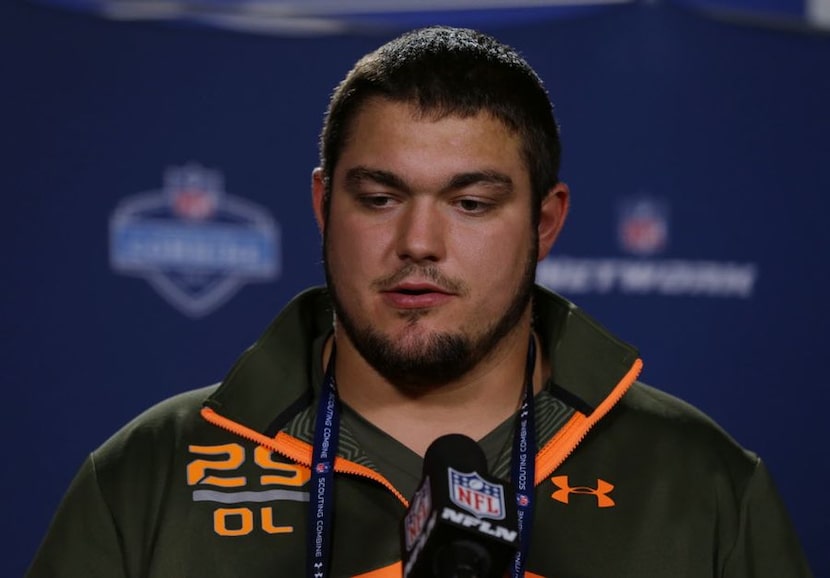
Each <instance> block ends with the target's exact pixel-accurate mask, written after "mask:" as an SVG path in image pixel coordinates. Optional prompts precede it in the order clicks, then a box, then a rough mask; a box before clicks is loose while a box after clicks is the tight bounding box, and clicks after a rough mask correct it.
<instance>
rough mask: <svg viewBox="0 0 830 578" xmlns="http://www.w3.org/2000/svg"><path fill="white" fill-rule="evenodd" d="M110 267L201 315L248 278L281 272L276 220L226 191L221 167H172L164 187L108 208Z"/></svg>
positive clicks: (260, 278) (182, 308) (264, 277)
mask: <svg viewBox="0 0 830 578" xmlns="http://www.w3.org/2000/svg"><path fill="white" fill-rule="evenodd" d="M110 265H111V267H112V268H113V270H115V271H117V272H118V273H122V274H125V275H134V276H138V277H143V278H144V279H146V280H147V282H149V283H150V285H151V286H152V287H153V288H155V290H156V291H157V292H158V293H159V294H160V295H161V296H162V297H164V298H165V299H166V300H167V301H168V302H169V303H170V304H171V305H173V306H174V307H175V308H176V309H178V310H179V311H181V312H182V313H184V314H186V315H189V316H191V317H202V316H204V315H207V314H208V313H211V312H212V311H214V310H216V309H217V308H218V307H220V306H221V305H222V304H224V303H225V302H226V301H227V300H228V299H230V298H231V297H232V296H233V295H234V294H236V292H237V291H238V290H239V289H240V288H241V287H242V286H243V285H245V284H246V283H250V282H254V281H260V282H262V281H269V280H272V279H276V278H277V277H278V276H279V273H280V267H281V248H280V234H279V225H278V224H277V223H276V222H275V221H274V220H273V219H272V218H271V215H270V214H269V213H268V212H267V211H266V210H265V209H263V208H262V207H260V206H258V205H255V204H254V203H251V202H250V201H247V200H244V199H241V198H239V197H233V196H231V195H229V194H227V193H226V192H225V190H224V179H223V177H222V174H221V173H220V172H218V171H215V170H208V169H205V168H204V167H201V166H199V165H196V164H189V165H186V166H183V167H171V168H169V169H167V171H166V172H165V174H164V188H163V190H161V191H149V192H146V193H141V194H138V195H134V196H132V197H128V198H126V199H124V200H123V201H122V202H121V203H120V204H119V205H118V206H117V207H116V209H115V211H113V213H112V216H111V217H110Z"/></svg>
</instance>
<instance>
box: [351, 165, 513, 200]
mask: <svg viewBox="0 0 830 578" xmlns="http://www.w3.org/2000/svg"><path fill="white" fill-rule="evenodd" d="M345 181H346V187H347V188H349V189H357V188H359V187H360V185H361V184H362V183H363V182H365V181H370V182H373V183H377V184H379V185H383V186H385V187H390V188H393V189H395V190H398V191H401V192H404V193H410V192H412V188H411V187H410V186H409V185H408V184H407V183H406V181H404V180H403V179H402V178H401V177H399V176H398V175H396V174H395V173H392V172H389V171H384V170H380V169H370V168H368V167H364V166H358V167H353V168H351V169H349V170H348V171H346V175H345ZM478 184H483V185H487V186H493V187H494V188H496V189H502V191H503V192H504V193H505V194H510V193H512V192H513V179H511V178H510V177H509V176H508V175H506V174H504V173H500V172H498V171H487V170H483V171H470V172H467V173H459V174H456V175H453V176H452V178H451V179H450V180H449V181H448V182H447V184H446V185H445V186H444V187H443V189H442V190H443V191H452V190H459V189H464V188H467V187H470V186H473V185H478Z"/></svg>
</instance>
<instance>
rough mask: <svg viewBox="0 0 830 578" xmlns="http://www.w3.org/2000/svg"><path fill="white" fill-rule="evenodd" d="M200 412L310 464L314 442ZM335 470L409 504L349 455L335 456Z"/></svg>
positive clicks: (208, 410)
mask: <svg viewBox="0 0 830 578" xmlns="http://www.w3.org/2000/svg"><path fill="white" fill-rule="evenodd" d="M201 413H202V417H203V418H204V419H205V420H207V421H208V422H209V423H211V424H213V425H215V426H218V427H220V428H222V429H224V430H226V431H229V432H231V433H232V434H235V435H238V436H240V437H243V438H245V439H247V440H250V441H252V442H254V443H257V444H259V445H261V446H264V447H266V448H268V449H269V450H271V451H274V452H276V453H278V454H280V455H281V456H283V457H286V458H288V459H290V460H293V461H295V462H297V463H298V464H302V465H304V466H306V467H307V468H310V467H311V445H310V444H307V443H306V442H304V441H301V440H298V439H297V438H295V437H293V436H290V435H288V434H287V433H284V432H279V433H277V435H276V437H273V438H269V437H268V436H265V435H263V434H261V433H259V432H257V431H254V430H252V429H250V428H247V427H245V426H243V425H241V424H239V423H237V422H235V421H233V420H230V419H228V418H226V417H223V416H221V415H219V414H218V413H216V411H214V410H213V409H211V408H209V407H203V408H202V412H201ZM334 471H335V472H340V473H343V474H350V475H354V476H361V477H364V478H368V479H370V480H373V481H375V482H378V483H379V484H381V485H382V486H384V487H385V488H386V489H388V490H389V491H390V492H392V493H393V494H394V495H395V497H396V498H398V500H400V502H401V503H402V504H403V505H404V507H406V508H408V507H409V500H407V499H406V498H405V497H404V496H403V494H401V493H400V492H399V491H398V490H397V488H395V486H393V485H392V484H391V483H390V482H389V480H387V479H386V478H384V477H383V476H382V475H380V474H379V473H377V472H376V471H374V470H373V469H371V468H367V467H366V466H361V465H360V464H356V463H354V462H352V461H349V460H347V459H346V458H342V457H340V456H337V457H335V458H334Z"/></svg>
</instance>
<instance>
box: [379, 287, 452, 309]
mask: <svg viewBox="0 0 830 578" xmlns="http://www.w3.org/2000/svg"><path fill="white" fill-rule="evenodd" d="M382 295H383V297H384V299H385V300H386V301H387V303H389V304H390V305H392V307H394V308H396V309H428V308H432V307H437V306H439V305H442V304H444V303H446V302H447V301H449V300H450V299H452V298H453V297H454V294H453V293H451V292H449V291H447V290H446V289H444V288H442V287H439V286H438V285H433V284H431V283H401V284H398V285H395V286H394V287H390V288H389V289H386V290H384V291H382Z"/></svg>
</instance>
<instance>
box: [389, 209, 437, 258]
mask: <svg viewBox="0 0 830 578" xmlns="http://www.w3.org/2000/svg"><path fill="white" fill-rule="evenodd" d="M396 226H397V253H398V257H399V258H400V259H403V260H407V261H414V262H423V261H441V260H442V259H443V258H444V256H445V250H446V247H445V244H444V242H445V239H444V235H445V231H444V220H443V218H442V215H441V211H440V208H439V207H437V206H436V203H435V202H434V200H431V199H419V198H414V199H410V201H409V202H408V203H407V207H406V209H405V210H404V211H402V212H401V214H400V217H399V219H398V222H397V223H396Z"/></svg>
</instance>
